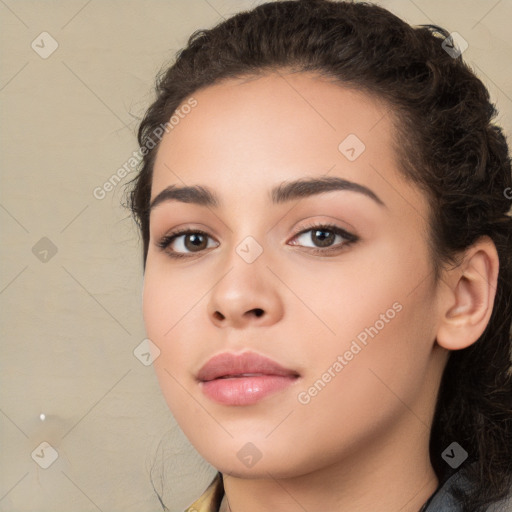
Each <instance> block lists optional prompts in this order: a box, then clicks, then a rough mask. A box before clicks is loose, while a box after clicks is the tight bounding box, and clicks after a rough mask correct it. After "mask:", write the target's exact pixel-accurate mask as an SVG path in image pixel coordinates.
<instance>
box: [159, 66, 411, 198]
mask: <svg viewBox="0 0 512 512" xmlns="http://www.w3.org/2000/svg"><path fill="white" fill-rule="evenodd" d="M192 96H193V98H194V99H195V101H196V104H195V106H194V107H193V108H191V109H186V111H187V112H188V113H186V114H181V115H180V116H179V121H178V122H177V123H176V124H174V125H173V127H172V129H171V130H170V131H169V133H167V134H165V135H164V137H163V139H162V141H161V143H160V147H159V149H158V152H157V157H156V160H155V166H154V174H153V184H152V194H151V195H152V198H154V197H155V196H156V195H157V194H158V192H159V191H161V190H162V189H164V188H165V187H167V186H168V185H170V184H176V185H181V186H183V185H194V184H202V185H206V186H208V187H209V188H212V189H215V190H219V191H220V193H221V194H222V195H223V196H227V200H228V201H229V200H230V199H231V200H233V199H234V198H235V197H237V198H238V199H240V198H243V199H245V200H254V197H255V195H258V196H260V197H261V199H262V201H263V200H267V199H268V189H269V188H271V187H272V186H274V185H275V184H278V183H280V182H283V181H285V180H290V179H297V178H300V177H304V176H310V177H311V176H322V175H328V176H339V177H343V178H345V179H348V180H351V181H355V182H358V183H361V184H363V185H365V186H368V187H370V188H372V187H373V188H377V189H378V190H380V191H381V193H379V196H380V197H382V196H383V195H384V196H385V195H387V194H391V195H396V188H397V187H404V186H405V187H407V186H408V185H407V184H406V183H404V182H403V180H402V178H401V176H400V174H399V172H398V162H397V157H396V151H395V138H394V136H395V133H394V129H393V119H392V117H391V116H392V113H391V111H390V109H389V108H388V106H387V105H386V104H384V103H383V102H382V101H380V100H379V99H378V98H375V97H373V96H369V95H368V94H366V93H363V92H361V91H358V90H355V89H349V88H347V87H344V86H342V85H339V84H336V83H333V82H332V81H329V80H328V79H326V78H323V77H320V76H318V75H315V74H310V73H284V72H283V73H271V74H268V75H263V76H259V77H250V78H247V77H245V78H239V79H229V80H224V81H222V82H220V83H218V84H215V85H213V86H209V87H206V88H204V89H201V90H199V91H196V92H195V93H194V94H193V95H192ZM179 110H180V109H179V108H178V110H177V112H178V113H179ZM176 119H177V118H176ZM383 189H384V190H383ZM410 192H411V193H413V194H414V193H417V191H414V190H411V191H410Z"/></svg>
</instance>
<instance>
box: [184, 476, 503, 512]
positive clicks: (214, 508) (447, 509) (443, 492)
mask: <svg viewBox="0 0 512 512" xmlns="http://www.w3.org/2000/svg"><path fill="white" fill-rule="evenodd" d="M468 485H469V484H468V480H467V479H466V477H465V476H464V472H463V471H458V472H456V473H455V474H453V475H452V476H451V477H450V478H448V479H447V480H446V481H445V482H444V483H443V484H442V485H440V486H439V487H438V488H437V489H436V491H435V492H434V493H433V494H432V495H431V496H430V498H429V499H428V500H427V501H426V503H425V504H424V505H423V506H422V507H421V509H420V510H419V511H418V512H461V511H462V508H461V506H460V504H458V503H457V501H456V499H455V498H454V497H453V496H452V494H451V493H450V490H452V489H453V488H454V487H462V488H467V487H468ZM223 497H224V484H223V481H222V474H221V473H217V474H216V475H215V477H214V479H213V480H212V482H211V483H210V485H209V486H208V488H207V489H206V491H205V492H204V493H203V494H202V495H201V497H200V498H199V499H198V500H196V501H194V503H192V505H190V507H188V508H187V509H186V510H185V512H220V510H221V509H220V507H221V503H222V499H223ZM501 507H505V508H501ZM507 507H511V508H507ZM487 510H488V512H495V511H496V512H500V511H502V510H503V511H504V510H512V492H511V494H510V495H509V496H508V497H507V498H505V500H502V501H500V502H497V503H495V504H493V505H491V506H490V507H489V508H488V509H487Z"/></svg>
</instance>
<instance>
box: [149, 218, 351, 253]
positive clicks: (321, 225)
mask: <svg viewBox="0 0 512 512" xmlns="http://www.w3.org/2000/svg"><path fill="white" fill-rule="evenodd" d="M315 229H316V230H321V229H323V230H324V231H330V232H332V233H334V234H335V235H339V236H341V237H342V238H343V239H344V241H343V242H341V243H338V244H335V245H333V246H327V247H316V248H315V247H305V249H306V250H307V252H312V253H315V254H327V253H330V252H335V251H341V250H342V249H343V248H344V247H346V246H348V245H351V244H352V243H355V242H357V241H358V240H359V237H358V236H357V235H354V234H353V233H350V232H349V231H347V230H345V229H343V228H341V227H340V226H338V225H336V224H332V223H330V222H325V221H316V222H311V223H309V224H307V225H305V226H304V225H303V226H302V227H301V228H300V229H299V230H298V231H296V232H295V234H294V235H293V236H292V238H291V239H290V240H294V239H296V238H297V237H298V236H300V235H302V234H304V233H307V232H308V231H313V230H315ZM189 234H199V235H203V236H205V237H207V238H211V239H213V240H215V238H214V237H213V236H212V235H210V234H209V233H208V232H207V231H205V230H203V229H198V228H193V227H192V226H186V227H184V228H177V229H176V230H173V231H171V232H170V233H168V234H166V235H164V236H162V237H161V238H160V239H159V240H157V241H156V242H155V243H156V245H157V247H159V248H160V249H161V250H162V251H164V252H167V253H168V254H169V256H170V257H172V258H187V257H191V256H194V255H195V254H199V255H200V254H201V253H204V252H205V250H204V249H203V250H201V251H198V252H196V253H194V252H177V251H168V250H167V248H168V247H169V245H170V244H171V243H173V242H174V241H175V240H176V239H177V238H179V237H181V236H183V235H189ZM290 240H289V241H290ZM289 241H288V242H287V244H288V243H289ZM215 242H216V243H217V244H219V242H218V241H217V240H215ZM291 245H295V246H298V247H304V246H301V245H299V244H291ZM217 247H218V245H217ZM207 249H208V248H207ZM210 249H211V247H210Z"/></svg>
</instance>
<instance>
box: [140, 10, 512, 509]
mask: <svg viewBox="0 0 512 512" xmlns="http://www.w3.org/2000/svg"><path fill="white" fill-rule="evenodd" d="M457 42H458V41H457V40H456V38H455V36H453V37H452V36H450V35H449V34H448V33H447V32H446V31H444V30H443V29H441V28H439V27H434V26H421V27H417V28H413V27H411V26H409V25H408V24H406V23H405V22H403V21H401V20H400V19H399V18H397V17H396V16H394V15H393V14H391V13H390V12H388V11H386V10H385V9H383V8H380V7H377V6H374V5H369V4H360V3H352V2H331V1H327V0H317V1H282V2H271V3H266V4H263V5H260V6H258V7H256V8H255V9H253V10H251V11H249V12H243V13H240V14H237V15H235V16H233V17H232V18H230V19H228V20H226V21H224V22H223V23H221V24H219V25H218V26H216V27H215V28H213V29H211V30H206V31H200V32H197V33H195V34H194V35H193V36H192V37H191V38H190V40H189V42H188V45H187V47H186V48H184V49H183V50H182V51H181V52H180V53H179V55H178V58H177V60H176V62H175V64H173V65H172V66H171V67H170V68H169V69H168V70H166V72H165V73H163V74H162V75H161V76H160V77H159V80H158V86H157V99H156V101H155V102H154V103H153V104H152V105H151V106H150V108H149V109H148V111H147V113H146V116H145V118H144V119H143V121H142V123H141V125H140V129H139V143H140V146H141V151H142V154H143V155H144V160H143V162H142V166H141V169H140V173H139V174H138V176H137V177H136V179H135V181H134V184H133V189H132V191H131V195H130V207H131V209H132V211H133V214H134V216H135V218H136V220H137V222H138V224H139V226H140V229H141V233H142V239H143V244H144V248H143V251H144V252H143V254H144V274H145V276H144V297H143V302H144V306H143V314H144V321H145V325H146V329H147V333H148V337H149V338H150V339H151V341H152V343H153V344H154V345H153V346H154V347H155V351H156V352H158V353H159V356H158V357H157V358H156V359H155V362H154V366H155V370H156V373H157V376H158V379H159V382H160V385H161V388H162V391H163V393H164V396H165V398H166V400H167V402H168V405H169V407H170V410H171V411H172V413H173V415H174V416H175V418H176V420H177V422H178V423H179V425H180V427H181V428H182V429H183V431H184V433H185V434H186V435H187V437H188V438H189V439H190V441H191V443H192V444H193V445H194V446H195V447H196V448H197V450H198V451H199V453H200V454H201V455H202V456H203V457H204V458H205V459H206V460H207V461H208V462H209V463H210V464H212V465H213V466H214V467H215V468H217V469H218V471H219V473H218V475H217V476H216V478H215V479H214V481H213V482H212V484H211V485H210V487H209V488H208V489H207V491H206V492H205V494H204V495H203V496H202V497H201V498H200V499H199V500H198V501H197V502H196V503H194V504H193V505H192V506H191V507H190V508H189V509H188V510H189V511H218V510H221V511H227V510H231V511H233V512H257V511H259V512H263V511H280V512H296V511H297V512H298V511H318V510H328V511H349V510H350V511H365V512H366V511H379V512H397V511H401V512H418V511H423V512H426V511H428V512H434V511H445V510H446V511H448V510H449V511H464V512H479V511H485V510H512V504H511V501H510V490H511V484H512V468H511V461H512V436H511V432H512V385H511V361H510V349H511V338H510V327H511V319H512V305H511V281H512V250H511V248H512V247H511V245H512V236H511V235H512V219H511V216H510V207H511V197H512V188H511V187H512V178H511V166H510V158H509V155H508V148H507V144H506V141H505V138H504V136H503V134H502V132H501V130H500V128H498V127H497V126H495V125H494V124H493V123H492V119H493V117H494V116H495V109H494V107H493V105H492V104H491V103H490V101H489V95H488V92H487V90H486V89H485V87H484V86H483V84H482V82H481V81H480V80H479V79H478V78H477V77H476V76H475V75H474V74H473V72H472V71H471V70H470V69H469V68H468V67H467V65H466V64H465V63H464V62H463V61H462V58H461V56H460V49H459V46H457ZM157 349H158V350H157ZM499 506H501V509H500V508H499Z"/></svg>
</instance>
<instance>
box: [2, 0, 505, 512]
mask: <svg viewBox="0 0 512 512" xmlns="http://www.w3.org/2000/svg"><path fill="white" fill-rule="evenodd" d="M260 3H262V2H261V1H258V2H251V1H248V0H243V1H242V0H239V1H236V0H209V1H207V0H188V1H187V0H166V1H164V0H150V1H146V2H142V1H133V0H128V1H121V0H106V1H100V0H92V1H91V0H89V1H86V0H80V1H77V0H72V1H64V0H53V1H51V0H48V1H41V0H40V1H28V0H18V1H14V0H5V1H2V2H0V23H1V32H0V38H1V43H2V44H1V68H0V102H1V103H0V104H1V113H2V124H1V127H0V130H1V132H0V140H1V160H0V161H1V185H0V223H1V233H2V243H1V245H0V251H1V258H2V266H1V272H0V308H1V321H2V328H1V349H2V350H1V357H0V376H1V377H0V379H1V380H0V386H1V387H0V445H1V447H0V465H1V466H0V467H1V469H0V512H7V511H9V512H12V511H37V512H46V511H48V512H50V511H51V512H60V511H62V512H64V511H65V512H69V511H73V512H82V511H84V512H85V511H97V510H101V511H104V512H107V511H109V512H115V511H123V512H145V511H157V510H161V507H160V505H159V503H158V500H157V498H156V495H155V494H154V491H153V489H152V486H151V482H150V479H149V473H150V468H151V466H154V470H155V485H156V486H157V488H160V489H161V486H162V482H164V483H165V492H164V496H165V498H166V503H167V506H168V507H170V510H171V511H173V512H175V511H181V510H183V509H184V508H185V507H186V505H187V504H190V503H191V502H192V501H193V500H194V499H195V498H197V497H198V496H199V495H200V494H201V492H202V491H203V490H204V488H205V486H206V484H207V483H208V482H209V480H210V478H211V475H213V473H214V471H213V469H212V468H210V467H208V465H207V464H206V463H204V462H203V461H202V460H201V458H200V457H199V456H198V455H197V454H196V453H195V451H194V450H193V448H191V447H190V446H189V445H188V444H187V441H186V439H185V437H184V435H183V434H182V433H181V432H180V430H179V428H177V426H176V425H175V423H174V422H173V419H172V416H171V414H170V412H169V411H168V409H167V406H166V404H165V402H164V400H163V398H162V397H161V394H160V390H159V387H158V385H157V382H156V378H155V376H154V373H153V371H152V368H151V366H144V365H143V364H142V363H141V362H140V361H139V360H138V359H137V358H136V357H135V356H134V354H133V351H134V349H135V348H136V347H137V346H138V345H139V344H140V343H141V342H142V340H143V339H144V338H145V333H144V326H143V323H142V315H141V284H142V264H141V261H142V260H141V251H140V245H139V237H138V233H137V231H136V229H135V226H134V224H133V222H132V220H131V219H130V218H129V213H128V212H127V211H126V210H124V209H123V208H122V207H121V206H120V205H119V203H120V200H121V199H122V197H123V192H124V189H123V187H122V184H123V183H126V182H127V181H128V180H129V179H130V178H132V177H133V176H134V174H133V173H131V174H130V175H129V176H128V177H126V178H125V179H124V180H123V181H122V183H121V184H120V185H118V186H117V187H116V188H115V190H113V191H112V192H110V193H107V194H106V197H105V198H104V199H102V200H99V199H96V198H95V197H94V195H93V190H94V189H95V188H96V187H101V186H102V185H103V184H104V183H105V182H106V181H107V180H108V179H109V178H110V177H111V176H112V175H113V174H114V173H116V171H117V170H118V169H119V168H120V167H122V166H123V165H124V164H125V163H126V162H127V161H128V160H129V158H130V157H131V156H132V154H133V152H134V151H136V150H137V144H136V139H135V131H136V128H137V120H138V118H140V117H141V115H142V114H143V112H144V110H145V109H146V108H147V106H148V105H149V103H150V101H151V98H152V87H153V82H154V77H155V74H156V73H157V71H158V70H159V69H160V68H161V66H163V65H164V64H165V63H170V62H172V60H173V57H174V54H175V52H176V51H177V50H178V49H179V48H181V47H182V46H183V45H184V44H185V43H186V40H187V38H188V36H189V35H190V34H191V33H192V32H193V31H195V30H197V29H200V28H208V27H211V26H213V25H214V24H216V23H217V22H218V21H220V20H221V19H222V18H223V17H224V18H226V17H228V16H230V15H231V14H234V13H235V12H237V11H239V10H243V9H249V8H250V7H251V6H253V5H256V4H260ZM376 3H379V4H381V5H383V6H384V7H386V8H388V9H390V10H391V11H392V12H394V13H395V14H397V15H399V16H400V17H402V18H404V19H405V20H406V21H408V22H410V23H412V24H424V23H436V24H439V25H441V26H443V27H445V28H447V29H448V30H449V31H450V32H453V31H456V32H459V33H460V34H461V35H462V36H463V37H464V38H465V39H466V40H467V42H468V43H469V47H468V49H467V50H466V51H465V53H464V57H465V60H466V61H467V62H468V63H469V64H470V65H471V66H472V67H473V68H474V69H475V71H476V72H477V74H478V75H479V76H480V77H481V79H482V80H483V81H484V83H485V84H486V85H487V87H488V88H489V91H490V93H491V96H492V98H493V100H494V101H495V102H496V103H497V106H498V108H499V110H500V115H499V118H498V123H500V124H501V125H502V126H503V127H504V128H505V130H506V132H507V134H508V135H509V141H510V134H511V133H512V99H511V96H512V92H511V91H512V65H511V64H512V36H511V30H510V20H511V19H512V2H511V1H510V0H470V1H464V2H463V1H447V0H431V1H428V0H387V1H386V0H382V1H379V2H376ZM42 32H48V33H49V34H50V35H51V37H52V38H54V39H55V40H56V41H57V43H58V45H59V46H58V48H57V50H56V51H55V52H54V53H53V54H51V55H50V56H49V57H48V58H46V59H43V58H42V57H41V56H40V55H39V54H38V53H36V51H34V50H33V49H32V47H31V44H32V42H33V41H34V40H35V44H39V47H38V48H39V51H40V52H44V51H47V50H48V49H50V48H51V47H50V43H51V42H50V40H49V39H48V37H47V36H41V37H43V38H45V39H44V41H45V43H44V48H43V44H42V43H41V42H40V41H41V37H38V36H39V35H40V34H41V33H42ZM43 238H46V239H49V241H51V242H49V241H48V240H46V239H44V240H41V239H43ZM34 246H35V249H33V248H34ZM55 250H57V252H56V253H55V254H53V252H55ZM44 251H48V252H46V253H45V252H44ZM34 252H35V253H36V254H34ZM42 260H43V261H42ZM42 413H43V414H45V415H46V418H45V420H44V421H42V420H41V419H40V414H42ZM42 442H47V443H49V444H50V445H51V446H52V447H53V448H54V449H55V450H57V452H58V458H57V460H56V461H55V462H54V463H53V464H52V465H51V466H50V467H48V468H47V469H43V468H41V467H40V466H39V465H38V464H36V462H35V461H34V460H33V459H32V457H31V454H32V452H34V450H35V449H36V448H37V447H38V446H39V445H40V444H41V443H42ZM34 453H36V454H37V453H39V454H40V455H41V449H39V451H37V450H36V452H34ZM49 453H50V452H48V451H44V454H45V457H49V456H50V455H48V454H49ZM39 460H41V458H40V459H39ZM46 460H48V459H46Z"/></svg>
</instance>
